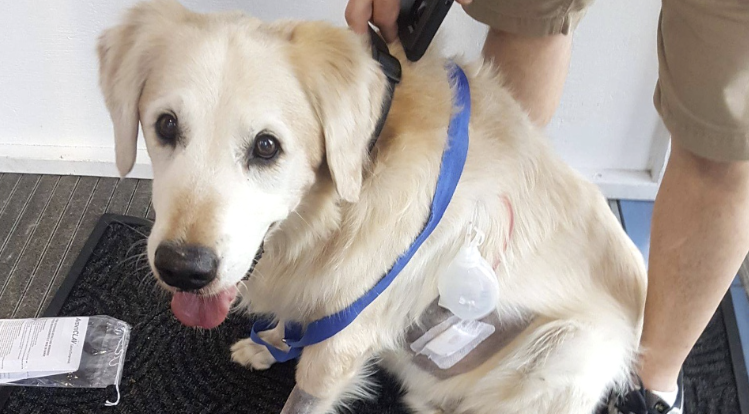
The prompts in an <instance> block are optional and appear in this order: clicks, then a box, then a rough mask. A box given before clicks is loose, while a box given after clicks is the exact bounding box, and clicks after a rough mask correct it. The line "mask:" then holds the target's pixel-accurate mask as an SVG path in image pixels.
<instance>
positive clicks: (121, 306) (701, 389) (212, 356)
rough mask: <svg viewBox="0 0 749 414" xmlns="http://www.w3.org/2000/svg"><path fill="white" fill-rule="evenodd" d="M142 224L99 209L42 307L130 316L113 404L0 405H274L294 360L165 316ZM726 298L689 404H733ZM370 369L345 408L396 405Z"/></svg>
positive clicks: (36, 402) (698, 360)
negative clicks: (236, 359) (366, 388)
mask: <svg viewBox="0 0 749 414" xmlns="http://www.w3.org/2000/svg"><path fill="white" fill-rule="evenodd" d="M150 227H151V223H150V222H148V221H145V220H141V219H136V218H132V217H126V216H114V215H105V216H103V217H102V219H101V221H100V222H99V224H98V225H97V227H96V229H95V230H94V231H93V233H92V235H91V237H90V238H89V240H88V242H87V243H86V245H85V246H84V248H83V251H82V252H81V254H80V256H79V257H78V260H77V261H76V263H75V264H74V266H73V268H72V270H71V272H70V274H69V275H68V277H67V279H66V280H65V282H64V284H63V286H62V287H61V288H60V290H59V291H58V293H57V295H56V296H55V298H54V300H53V301H52V303H51V304H50V306H49V308H48V309H47V310H46V312H45V315H44V316H68V315H69V316H73V315H79V316H87V315H102V314H103V315H110V316H113V317H115V318H118V319H121V320H124V321H126V322H128V323H130V324H131V325H132V326H133V331H132V336H131V342H130V347H129V349H128V352H127V356H126V360H125V368H124V371H123V377H122V385H121V387H120V391H121V400H120V403H119V405H118V406H116V407H104V405H103V404H104V401H105V400H106V399H107V398H113V397H114V395H113V394H114V389H113V388H112V389H107V390H80V389H54V388H16V387H0V407H4V410H3V413H5V414H15V413H40V414H41V413H44V414H47V413H148V414H155V413H171V412H178V413H237V412H241V413H259V414H266V413H267V414H276V413H279V412H280V411H281V409H282V407H283V404H284V402H285V401H286V397H287V396H288V394H289V393H290V392H291V389H292V388H293V386H294V363H291V362H290V363H285V364H276V365H274V366H273V367H271V368H270V369H269V370H267V371H250V370H248V369H245V368H243V367H240V366H238V365H236V364H234V363H232V362H231V361H230V357H229V347H230V346H231V344H233V343H234V342H235V341H237V340H239V339H242V338H246V337H247V336H248V329H249V327H250V324H251V322H250V321H248V320H247V319H246V318H243V317H242V316H239V315H236V316H231V317H230V318H229V319H228V320H227V321H226V322H225V323H224V324H223V325H221V326H220V327H219V328H218V329H215V330H212V331H207V332H205V331H196V330H192V329H189V328H185V327H184V326H182V325H180V324H179V322H177V321H176V319H175V318H174V317H173V316H172V313H171V311H170V308H169V298H168V297H167V296H166V295H165V294H164V293H163V292H162V291H161V290H160V288H158V287H157V286H156V285H155V284H154V282H153V277H152V276H150V275H149V271H148V266H147V264H146V262H145V258H143V257H142V256H140V255H142V253H143V252H144V251H145V238H146V234H147V233H148V232H149V231H150ZM728 300H730V298H728ZM726 306H730V302H727V303H724V306H723V307H722V308H721V309H719V310H718V312H716V314H715V316H714V317H713V320H712V321H711V322H710V325H709V326H708V328H707V330H706V331H705V333H704V334H703V336H702V338H701V339H700V342H699V343H698V344H697V346H696V347H695V349H694V351H693V352H692V354H691V355H690V358H689V360H688V361H687V364H686V366H685V372H686V376H687V377H686V391H687V411H686V412H687V413H689V414H696V413H710V414H712V413H726V414H734V413H740V410H739V401H738V400H739V392H738V387H737V385H736V380H735V378H734V369H733V367H734V365H733V364H737V363H738V362H741V365H743V357H741V358H739V359H737V358H736V355H734V358H733V359H732V356H731V353H730V351H729V348H731V346H729V342H732V341H733V343H734V346H733V348H734V349H736V348H735V346H736V343H735V342H736V341H738V336H737V334H736V333H735V332H734V330H735V322H734V324H733V326H731V324H730V323H729V322H730V321H729V322H726V320H724V315H725V314H727V313H728V312H726ZM731 312H732V310H731ZM730 315H732V313H731V314H730ZM726 323H728V327H729V329H726ZM739 356H741V355H739ZM743 375H744V377H740V378H745V376H746V372H745V370H744V371H743ZM376 376H377V383H378V384H379V391H380V392H379V395H378V396H377V398H376V399H375V400H374V401H370V402H360V403H356V404H355V405H354V407H352V409H351V412H353V413H361V414H370V413H371V414H374V413H378V414H396V413H398V414H400V413H406V412H407V411H406V410H405V409H404V407H403V405H402V404H401V403H400V398H401V391H400V387H399V385H398V384H397V383H396V382H395V381H394V380H393V379H392V378H390V377H388V376H387V375H385V374H383V373H381V372H380V373H377V375H376ZM745 385H746V384H742V386H745ZM742 389H744V388H742ZM4 402H5V404H3V403H4Z"/></svg>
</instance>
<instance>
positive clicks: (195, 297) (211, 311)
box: [171, 244, 263, 329]
mask: <svg viewBox="0 0 749 414" xmlns="http://www.w3.org/2000/svg"><path fill="white" fill-rule="evenodd" d="M262 255H263V245H262V244H261V245H260V248H259V249H258V251H257V254H256V255H255V258H254V259H253V261H252V266H251V267H250V270H248V271H247V274H246V275H245V277H244V278H242V280H241V281H239V282H237V285H238V284H239V283H241V282H242V281H244V280H247V279H249V277H250V276H251V275H252V272H253V270H254V269H255V266H256V265H257V262H258V261H259V260H260V258H261V257H262ZM236 298H237V286H236V285H234V286H231V287H229V288H227V289H224V290H222V291H221V292H219V293H216V294H213V295H203V294H200V293H191V292H183V291H180V292H176V293H175V294H174V296H172V303H171V307H172V313H173V314H174V316H175V317H176V318H177V320H179V321H180V322H181V323H182V324H183V325H185V326H189V327H193V328H203V329H213V328H216V327H217V326H219V325H221V324H222V323H223V322H224V321H225V320H226V318H227V316H228V315H229V310H230V309H231V305H232V304H233V303H234V300H235V299H236Z"/></svg>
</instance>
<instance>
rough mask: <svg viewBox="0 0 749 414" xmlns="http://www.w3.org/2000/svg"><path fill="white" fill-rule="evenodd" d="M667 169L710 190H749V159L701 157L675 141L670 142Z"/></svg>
mask: <svg viewBox="0 0 749 414" xmlns="http://www.w3.org/2000/svg"><path fill="white" fill-rule="evenodd" d="M666 168H668V169H674V170H675V171H674V172H676V173H679V174H684V175H686V176H688V177H689V179H690V180H694V181H693V183H694V184H696V185H700V186H702V187H705V188H708V189H711V190H727V191H735V190H743V191H749V190H748V189H749V161H720V160H715V159H710V158H707V157H703V156H701V155H699V154H697V153H695V152H692V151H690V150H689V149H687V148H685V147H683V146H681V145H679V144H678V143H677V142H672V144H671V155H670V158H669V162H668V166H667V167H666Z"/></svg>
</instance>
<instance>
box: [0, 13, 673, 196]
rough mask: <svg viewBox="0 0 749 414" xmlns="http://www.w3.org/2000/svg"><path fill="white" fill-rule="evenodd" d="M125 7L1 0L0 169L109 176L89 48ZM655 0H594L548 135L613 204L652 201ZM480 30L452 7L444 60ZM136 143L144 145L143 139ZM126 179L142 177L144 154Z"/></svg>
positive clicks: (657, 128)
mask: <svg viewBox="0 0 749 414" xmlns="http://www.w3.org/2000/svg"><path fill="white" fill-rule="evenodd" d="M134 2H135V1H134V0H116V1H80V0H47V1H44V0H23V1H13V2H11V1H5V2H0V57H2V60H1V63H0V171H6V172H11V171H16V172H42V173H59V174H91V175H116V172H115V169H114V167H113V159H114V157H113V151H112V147H113V143H112V137H111V136H112V129H111V124H110V122H109V117H108V114H107V113H106V110H105V107H104V104H103V101H102V98H101V94H100V92H99V90H98V85H97V62H96V56H95V42H96V38H97V36H98V34H99V33H100V31H101V30H102V29H103V28H105V27H107V26H109V25H112V24H114V23H115V22H116V21H117V19H118V17H119V15H120V13H121V12H122V11H123V9H124V8H126V7H127V6H129V5H131V4H133V3H134ZM183 2H184V4H185V5H187V6H188V7H190V8H194V9H195V10H198V11H214V10H231V9H244V10H246V11H248V12H250V13H252V14H254V15H256V16H257V17H260V18H262V19H268V20H270V19H276V18H288V17H294V18H305V19H325V20H330V21H333V22H336V23H339V24H345V23H344V19H343V10H344V8H345V4H346V0H274V1H272V0H214V1H210V2H206V1H202V2H201V1H198V0H184V1H183ZM658 8H659V2H655V1H650V0H629V1H626V2H624V1H615V2H603V1H600V2H598V3H597V4H595V5H594V7H593V8H592V9H591V10H590V12H589V13H588V16H587V17H586V18H585V20H584V21H583V23H582V24H581V26H580V27H579V30H578V31H577V33H576V38H575V46H574V51H573V58H572V66H571V71H570V76H569V79H568V82H567V86H566V89H565V95H564V97H563V102H562V105H561V107H560V109H559V112H558V113H557V116H556V117H555V119H554V120H553V122H552V124H551V125H550V127H549V134H550V138H551V139H552V141H553V143H554V145H555V147H556V148H557V149H558V151H559V152H560V153H561V155H562V156H563V157H564V158H565V159H566V160H568V161H569V162H570V163H571V164H572V165H573V166H574V167H575V168H578V169H579V170H580V171H582V172H583V173H585V174H586V176H588V177H590V178H591V179H592V180H594V181H596V182H598V183H600V184H601V187H602V188H603V189H604V191H605V192H606V193H607V195H609V196H612V197H630V198H651V197H652V196H653V195H654V190H655V183H654V182H653V180H652V178H651V170H652V169H653V167H655V172H654V175H655V176H657V175H658V171H659V170H660V166H661V165H662V159H663V156H664V155H663V154H664V153H665V143H666V142H667V134H666V133H665V130H664V129H663V127H662V125H661V124H660V121H659V119H658V117H657V114H656V112H655V110H654V109H653V105H652V92H653V86H654V84H655V79H656V67H657V62H656V54H655V44H656V43H655V41H656V35H655V34H656V32H655V27H656V21H657V17H658ZM485 32H486V28H485V27H484V26H482V25H480V24H478V23H476V22H474V21H473V20H471V19H470V18H468V17H467V16H466V15H465V14H464V13H463V12H462V10H460V9H459V8H458V7H457V6H456V7H454V8H453V10H452V11H451V14H450V16H449V17H448V20H447V21H446V23H445V25H444V26H443V28H442V35H444V36H445V38H446V40H447V42H446V44H445V50H446V52H447V53H459V52H463V53H466V54H467V55H468V56H477V55H478V54H479V52H480V48H481V44H482V41H483V37H484V34H485ZM141 148H143V145H142V143H141ZM134 175H135V176H149V175H150V171H149V167H148V159H147V156H146V154H145V151H141V153H140V154H139V161H138V165H137V167H136V170H135V171H134Z"/></svg>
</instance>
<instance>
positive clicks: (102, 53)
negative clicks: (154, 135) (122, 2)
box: [96, 0, 189, 177]
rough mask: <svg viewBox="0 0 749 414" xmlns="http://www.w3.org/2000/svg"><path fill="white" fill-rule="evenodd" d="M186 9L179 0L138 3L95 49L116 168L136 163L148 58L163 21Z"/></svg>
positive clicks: (122, 171)
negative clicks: (110, 128)
mask: <svg viewBox="0 0 749 414" xmlns="http://www.w3.org/2000/svg"><path fill="white" fill-rule="evenodd" d="M187 13H189V12H188V11H187V9H185V8H184V7H183V6H182V5H180V4H179V3H178V2H176V1H173V0H157V1H153V2H147V3H146V2H143V3H139V4H137V5H136V6H134V7H133V8H131V9H130V10H129V11H128V12H127V14H126V15H125V16H124V19H123V21H122V22H121V23H120V24H119V25H117V26H114V27H112V28H110V29H107V30H105V31H104V32H103V33H102V35H101V36H100V37H99V39H98V42H97V45H96V51H97V54H98V58H99V86H100V87H101V90H102V93H103V95H104V100H105V102H106V105H107V109H108V110H109V115H110V117H111V118H112V124H113V126H114V139H115V153H116V158H117V169H118V170H119V172H120V175H121V176H123V177H124V176H125V175H127V174H128V173H129V172H130V170H132V168H133V165H134V164H135V157H136V150H137V140H138V125H139V120H140V117H139V114H138V101H139V100H140V96H141V91H142V90H143V85H144V84H145V81H146V77H147V76H148V72H149V67H150V61H151V60H152V56H149V55H152V54H153V50H154V48H155V46H156V43H157V39H158V36H159V34H160V33H163V32H164V30H167V29H166V28H165V27H164V26H165V24H168V23H171V22H174V21H176V19H181V18H183V17H184V16H185V15H186V14H187Z"/></svg>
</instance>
